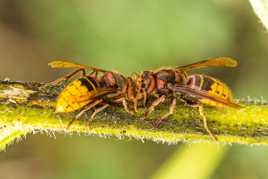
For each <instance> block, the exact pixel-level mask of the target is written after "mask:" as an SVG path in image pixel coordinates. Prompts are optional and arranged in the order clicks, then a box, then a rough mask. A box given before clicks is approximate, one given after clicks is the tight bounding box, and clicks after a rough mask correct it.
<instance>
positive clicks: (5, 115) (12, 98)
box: [0, 81, 268, 145]
mask: <svg viewBox="0 0 268 179" xmlns="http://www.w3.org/2000/svg"><path fill="white" fill-rule="evenodd" d="M63 86H64V85H60V86H45V87H44V86H42V84H39V83H19V82H7V81H0V102H1V104H0V119H1V120H0V127H1V126H2V127H3V126H16V127H17V128H16V129H17V130H19V131H23V132H24V133H28V132H29V131H37V132H52V133H54V132H60V133H65V134H72V133H83V134H86V135H90V134H96V135H98V136H116V137H120V138H124V137H126V138H128V137H131V138H135V139H139V140H142V141H143V140H145V139H146V140H152V141H155V142H163V143H169V144H176V143H177V142H179V141H207V140H211V138H210V136H208V134H207V132H206V130H205V129H204V128H203V124H202V121H201V117H200V115H199V113H198V111H197V110H196V109H194V108H192V107H188V106H185V105H184V104H178V106H177V108H176V112H175V114H174V115H173V116H172V117H170V118H169V119H168V120H166V121H165V122H163V123H162V124H161V125H160V126H159V127H155V126H154V125H153V121H154V120H155V119H158V118H159V116H160V115H163V114H164V113H166V112H167V111H168V104H164V105H162V106H160V107H159V108H157V110H156V111H155V112H153V113H152V114H151V115H150V116H149V117H148V118H144V117H143V112H144V111H143V109H139V111H138V113H136V114H134V115H130V114H128V113H126V112H125V111H124V110H123V108H122V107H115V106H114V107H111V108H108V109H107V110H106V111H104V112H102V113H100V114H98V115H97V116H96V118H95V119H94V120H89V119H88V116H87V115H84V116H82V117H81V119H79V120H77V121H75V122H74V123H73V124H72V125H71V127H70V128H68V129H67V127H66V126H67V125H68V123H69V122H70V121H71V120H72V119H73V118H74V116H75V113H64V114H56V113H55V112H54V104H55V99H56V96H57V95H58V93H59V92H60V91H61V90H62V87H63ZM243 105H244V107H243V108H241V109H233V108H214V107H205V113H206V116H207V120H208V126H209V128H210V129H211V131H212V132H213V133H214V134H215V135H216V136H217V138H218V142H222V143H241V144H268V137H267V136H268V107H267V106H266V105H265V104H254V103H252V104H251V103H249V102H247V103H245V102H244V103H243ZM89 113H90V112H89ZM0 135H1V134H0ZM1 138H3V137H1V136H0V139H1ZM0 145H1V144H0Z"/></svg>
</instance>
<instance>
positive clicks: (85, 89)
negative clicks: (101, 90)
mask: <svg viewBox="0 0 268 179" xmlns="http://www.w3.org/2000/svg"><path fill="white" fill-rule="evenodd" d="M95 93H96V83H95V81H94V80H93V79H90V78H80V79H77V80H74V81H72V82H71V83H69V84H68V85H67V86H66V87H65V88H64V89H63V91H62V92H61V93H60V95H59V96H58V99H57V103H56V112H73V111H76V110H78V109H81V108H82V107H84V106H85V105H87V104H89V103H90V102H92V101H93V99H92V96H93V95H94V94H95Z"/></svg>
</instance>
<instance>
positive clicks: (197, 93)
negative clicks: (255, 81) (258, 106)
mask: <svg viewBox="0 0 268 179" xmlns="http://www.w3.org/2000/svg"><path fill="white" fill-rule="evenodd" d="M172 89H173V90H174V91H175V92H180V93H182V94H186V95H191V96H195V97H198V98H202V99H208V100H211V101H214V102H217V103H221V104H223V105H226V106H230V107H233V108H240V107H242V106H240V105H239V104H237V103H235V102H233V101H230V100H225V99H222V98H219V97H217V96H212V95H210V94H208V93H207V92H206V91H203V90H196V89H192V88H189V87H187V86H179V85H177V86H175V87H173V88H172Z"/></svg>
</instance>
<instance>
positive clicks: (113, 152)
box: [0, 0, 268, 179]
mask: <svg viewBox="0 0 268 179" xmlns="http://www.w3.org/2000/svg"><path fill="white" fill-rule="evenodd" d="M217 56H230V57H233V58H235V59H237V60H238V61H239V64H240V65H239V67H238V68H236V69H208V70H202V72H204V73H208V74H211V75H214V76H215V77H218V78H220V79H222V80H223V81H225V82H226V83H227V84H228V85H229V86H230V87H231V88H232V89H233V91H234V94H235V96H236V97H237V98H245V97H247V96H250V97H256V98H261V97H264V98H266V99H268V92H267V91H268V85H267V83H266V81H267V75H268V72H267V67H268V61H267V59H266V58H267V56H268V34H267V32H266V31H265V29H264V27H262V25H261V23H260V22H259V21H258V19H257V17H256V16H255V15H254V12H253V10H252V9H251V6H250V4H249V2H248V1H244V0H235V1H233V0H203V1H196V0H187V1H184V0H169V1H165V0H142V1H141V0H137V1H133V0H110V1H108V0H106V1H99V0H90V1H82V0H69V1H64V0H57V1H54V0H46V1H36V0H27V1H20V0H0V77H1V79H3V78H6V77H8V78H10V79H12V80H33V81H51V80H53V79H55V78H57V77H59V76H60V75H62V74H63V73H64V72H63V71H61V70H59V71H57V70H53V69H49V68H48V67H47V63H48V62H49V61H51V60H52V59H56V58H68V59H73V60H74V61H76V62H80V63H83V64H88V65H94V66H98V67H101V68H104V69H114V70H116V71H120V72H122V73H124V74H126V75H127V74H130V73H131V72H134V71H135V72H139V71H142V70H149V69H155V68H159V67H163V66H177V65H181V64H187V63H191V62H194V61H197V60H201V59H206V58H209V57H217ZM181 146H182V144H178V145H173V146H168V145H163V144H155V143H152V142H149V141H146V142H144V143H142V142H140V141H135V140H118V139H113V138H112V139H103V138H98V137H93V136H87V137H83V136H64V135H57V136H56V140H55V139H54V138H53V137H48V136H46V135H41V134H40V135H34V136H27V139H26V140H25V139H24V140H22V141H21V142H19V143H18V144H16V145H12V146H10V147H9V148H8V150H7V151H6V152H4V153H0V178H5V179H17V178H20V179H24V178H25V179H29V178H35V179H36V178H38V179H45V178H50V179H73V178H78V179H79V178H92V179H99V178H100V179H104V178H105V179H106V178H110V179H123V178H128V179H143V178H149V177H150V176H152V175H154V173H155V172H156V171H157V170H158V169H159V168H160V167H161V166H162V165H163V164H164V163H165V161H166V160H167V159H168V158H170V157H171V156H172V154H173V152H175V151H176V150H177V149H178V148H180V147H181ZM190 147H191V146H189V148H190ZM202 155H208V156H209V153H208V152H207V153H206V152H204V153H203V154H202ZM190 162H191V163H190V164H191V165H192V167H193V168H194V167H198V164H199V163H200V161H198V160H195V159H194V158H193V160H192V161H190ZM267 164H268V148H267V147H264V146H242V145H232V146H229V150H228V152H227V153H226V155H225V157H224V158H223V160H222V161H221V162H220V164H219V165H218V166H217V167H216V169H215V170H214V171H213V172H212V174H210V175H208V176H207V178H213V179H214V178H215V179H225V178H232V179H258V178H268V170H267ZM178 172H179V171H178ZM189 172H191V171H189Z"/></svg>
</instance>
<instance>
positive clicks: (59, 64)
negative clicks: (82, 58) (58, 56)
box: [48, 60, 107, 72]
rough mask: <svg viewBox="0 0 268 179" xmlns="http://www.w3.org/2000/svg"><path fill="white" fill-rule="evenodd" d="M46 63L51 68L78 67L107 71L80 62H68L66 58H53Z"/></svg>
mask: <svg viewBox="0 0 268 179" xmlns="http://www.w3.org/2000/svg"><path fill="white" fill-rule="evenodd" d="M48 65H49V66H50V67H51V68H80V69H87V70H94V71H99V72H107V71H106V70H103V69H100V68H97V67H92V66H87V65H81V64H78V63H74V62H70V61H67V60H54V61H52V62H50V63H48Z"/></svg>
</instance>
